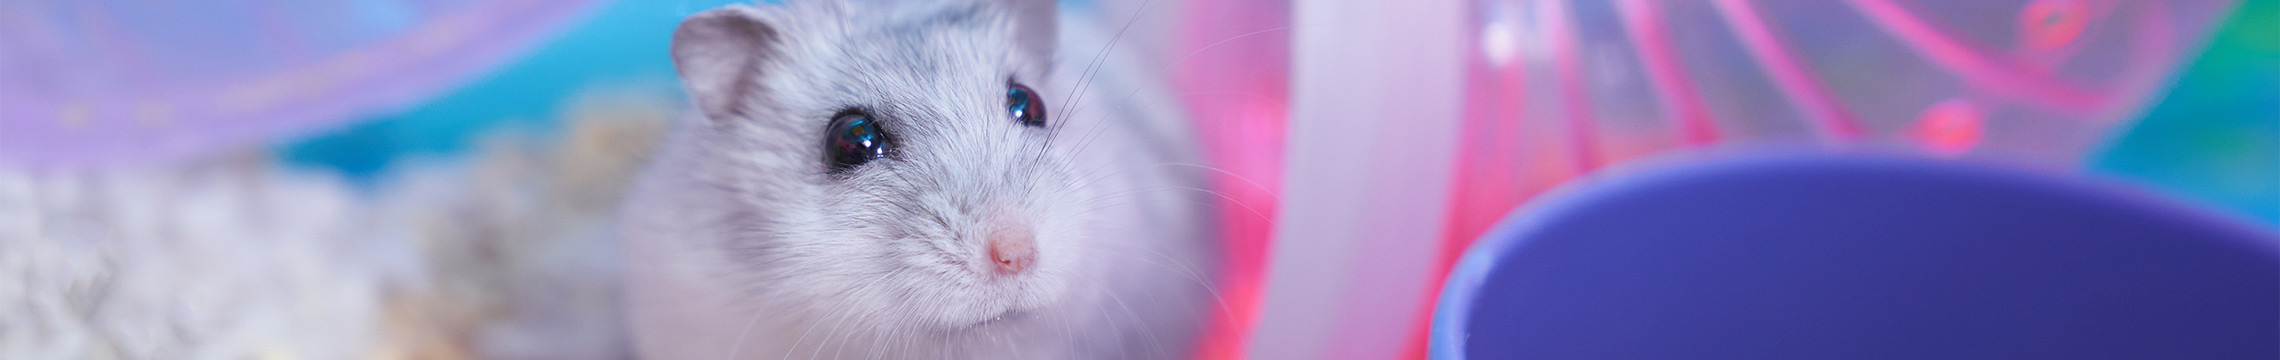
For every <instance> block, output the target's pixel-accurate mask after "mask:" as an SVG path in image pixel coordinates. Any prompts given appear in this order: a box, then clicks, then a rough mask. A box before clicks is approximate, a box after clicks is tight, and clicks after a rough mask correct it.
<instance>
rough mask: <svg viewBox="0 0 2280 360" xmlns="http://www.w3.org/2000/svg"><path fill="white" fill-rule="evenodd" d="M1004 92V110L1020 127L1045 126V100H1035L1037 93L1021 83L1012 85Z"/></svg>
mask: <svg viewBox="0 0 2280 360" xmlns="http://www.w3.org/2000/svg"><path fill="white" fill-rule="evenodd" d="M1012 85H1013V86H1011V89H1006V91H1005V110H1006V111H1007V112H1009V113H1012V114H1013V120H1014V121H1019V122H1021V124H1022V125H1029V126H1045V100H1043V99H1038V98H1037V91H1034V90H1030V89H1029V86H1027V85H1022V84H1021V83H1012Z"/></svg>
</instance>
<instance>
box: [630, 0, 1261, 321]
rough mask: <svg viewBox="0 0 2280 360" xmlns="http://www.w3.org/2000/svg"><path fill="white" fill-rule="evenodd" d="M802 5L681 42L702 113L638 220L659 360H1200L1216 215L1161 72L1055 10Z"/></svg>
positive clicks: (707, 25) (747, 13)
mask: <svg viewBox="0 0 2280 360" xmlns="http://www.w3.org/2000/svg"><path fill="white" fill-rule="evenodd" d="M786 3H787V4H783V5H763V6H759V7H754V6H740V5H732V6H728V7H724V8H719V9H714V10H710V11H706V12H703V13H699V14H696V15H693V16H691V17H690V18H688V19H687V20H685V21H684V22H683V23H682V24H681V26H680V28H679V29H678V30H676V32H675V34H674V35H673V44H672V49H671V50H672V51H671V52H672V56H673V60H674V63H675V65H676V68H677V70H678V72H679V74H680V76H681V80H682V82H683V84H684V87H685V89H686V90H687V91H688V93H689V95H690V98H691V100H693V101H692V102H693V103H694V108H693V109H692V110H691V111H690V115H689V116H685V117H684V118H683V119H681V121H680V122H679V123H678V124H677V125H676V126H675V129H674V130H673V131H672V134H671V135H669V139H668V140H666V141H665V145H663V146H664V147H663V148H662V149H660V150H659V151H660V153H659V158H658V160H656V161H655V162H654V163H652V164H650V167H648V168H647V169H645V170H644V171H643V172H642V174H641V175H640V177H641V178H640V180H639V182H638V183H637V184H636V185H635V189H634V190H633V192H632V193H631V194H629V198H628V203H627V205H626V207H624V208H623V209H621V211H622V214H621V220H622V223H621V226H622V227H621V231H622V232H623V233H622V234H621V235H622V238H623V241H624V244H625V246H626V251H625V254H626V261H627V263H626V264H625V266H626V270H627V273H626V287H625V291H626V294H625V301H626V302H625V306H626V316H627V321H628V323H629V324H628V325H629V326H630V328H631V332H632V336H633V341H634V343H635V347H636V348H637V350H636V351H637V352H638V353H639V355H640V356H641V357H643V358H650V359H723V358H734V359H781V358H799V359H808V358H861V359H1173V358H1186V357H1191V356H1193V353H1194V350H1193V349H1192V348H1193V347H1194V344H1195V343H1197V340H1198V339H1197V337H1198V336H1199V333H1200V330H1201V328H1202V327H1203V325H1204V323H1205V319H1208V318H1210V317H1211V316H1213V315H1215V314H1218V312H1219V311H1221V310H1222V309H1223V308H1224V307H1223V306H1222V305H1221V304H1223V302H1221V301H1220V299H1218V298H1217V296H1216V295H1215V293H1214V291H1213V286H1214V282H1215V281H1216V275H1217V273H1218V271H1217V269H1216V264H1217V263H1218V259H1219V258H1218V256H1219V255H1218V253H1217V251H1216V249H1217V243H1216V239H1214V238H1212V236H1213V234H1216V231H1214V227H1215V226H1216V224H1215V223H1214V222H1213V221H1212V220H1211V219H1210V217H1209V214H1212V213H1213V212H1212V211H1211V208H1210V207H1211V206H1213V205H1212V201H1213V200H1215V199H1216V198H1214V197H1213V195H1212V193H1211V192H1210V191H1209V190H1208V189H1207V188H1206V185H1205V182H1204V176H1203V175H1204V174H1202V173H1201V172H1200V171H1199V170H1198V169H1205V168H1204V167H1202V166H1198V165H1195V164H1196V163H1197V161H1198V160H1197V159H1198V155H1197V151H1198V150H1197V149H1196V145H1195V144H1196V142H1195V140H1194V138H1193V134H1192V133H1191V132H1190V130H1189V125H1188V124H1187V123H1186V122H1185V121H1186V120H1185V119H1184V118H1182V117H1181V115H1180V114H1181V112H1180V111H1179V110H1178V109H1177V108H1176V107H1175V106H1176V105H1174V102H1173V101H1172V98H1171V96H1170V95H1169V94H1168V92H1166V91H1164V89H1165V88H1164V86H1163V85H1162V84H1160V83H1156V82H1155V81H1160V80H1161V77H1160V76H1150V75H1149V74H1148V73H1147V71H1148V70H1151V69H1147V68H1142V67H1137V66H1135V65H1136V64H1135V61H1132V60H1131V59H1130V58H1129V57H1116V56H1113V51H1102V49H1104V48H1103V46H1109V45H1111V44H1112V43H1113V42H1114V40H1113V36H1104V35H1106V34H1105V32H1102V31H1097V30H1095V28H1093V27H1087V26H1080V25H1081V24H1079V23H1072V24H1070V25H1072V26H1066V27H1064V26H1061V24H1060V21H1059V19H1060V18H1063V17H1061V16H1060V15H1059V13H1058V11H1057V10H1056V9H1055V8H1054V4H1053V1H1052V0H932V1H899V2H896V1H833V0H824V1H801V0H790V1H786ZM1065 18H1069V19H1080V18H1081V17H1080V16H1076V15H1071V16H1067V17H1065ZM1064 30H1066V31H1064ZM1057 47H1059V48H1067V49H1071V50H1075V52H1074V53H1073V54H1068V55H1055V52H1054V50H1055V48H1057ZM1101 54H1112V55H1111V56H1109V57H1108V58H1106V60H1105V61H1099V62H1097V63H1096V62H1095V60H1096V59H1099V56H1100V55H1101Z"/></svg>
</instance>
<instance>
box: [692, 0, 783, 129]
mask: <svg viewBox="0 0 2280 360" xmlns="http://www.w3.org/2000/svg"><path fill="white" fill-rule="evenodd" d="M780 41H781V39H780V37H779V35H778V33H777V32H776V28H775V27H773V26H769V25H768V23H767V19H765V18H763V17H762V16H761V14H760V13H759V10H758V9H754V8H751V7H747V6H741V5H732V6H727V7H722V8H719V9H713V10H708V11H705V12H702V13H698V14H696V15H693V16H689V19H688V20H682V21H681V27H680V29H677V30H674V31H673V50H672V51H673V67H674V69H675V70H678V71H679V72H680V74H681V84H682V86H683V87H685V88H686V89H687V90H688V91H689V97H691V98H694V100H696V102H697V107H698V108H700V109H703V110H704V111H705V115H707V116H710V117H713V118H723V117H731V116H737V115H740V114H742V113H743V112H744V102H745V101H748V100H749V99H751V97H752V96H753V95H757V94H756V93H757V92H759V91H760V89H759V86H760V84H759V78H760V76H761V75H764V74H761V73H760V71H761V70H762V65H763V64H764V62H765V61H767V60H769V59H770V58H772V57H775V56H778V54H777V47H778V46H780Z"/></svg>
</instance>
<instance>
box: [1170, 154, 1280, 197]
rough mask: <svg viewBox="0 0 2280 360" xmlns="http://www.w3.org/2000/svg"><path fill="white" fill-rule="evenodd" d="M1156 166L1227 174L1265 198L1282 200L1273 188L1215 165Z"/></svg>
mask: <svg viewBox="0 0 2280 360" xmlns="http://www.w3.org/2000/svg"><path fill="white" fill-rule="evenodd" d="M1156 166H1180V167H1191V168H1196V169H1202V170H1205V171H1210V172H1215V173H1219V174H1221V175H1227V177H1231V178H1235V180H1241V181H1243V184H1244V185H1250V186H1251V188H1252V189H1255V190H1259V193H1261V194H1267V198H1268V199H1271V200H1275V201H1278V202H1279V201H1282V198H1281V197H1280V196H1275V192H1274V189H1268V188H1267V187H1266V186H1265V185H1259V182H1257V181H1252V180H1251V178H1249V177H1245V176H1243V175H1241V174H1236V173H1234V172H1231V171H1227V170H1226V169H1221V168H1219V167H1217V166H1211V165H1203V164H1190V163H1159V164H1156Z"/></svg>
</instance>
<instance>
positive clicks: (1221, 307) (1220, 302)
mask: <svg viewBox="0 0 2280 360" xmlns="http://www.w3.org/2000/svg"><path fill="white" fill-rule="evenodd" d="M1103 225H1105V226H1115V227H1118V228H1127V229H1129V228H1128V227H1123V226H1118V225H1126V224H1103ZM1122 245H1128V244H1122ZM1134 249H1137V250H1140V251H1144V252H1146V254H1145V255H1153V256H1155V257H1158V258H1162V259H1164V260H1168V261H1178V260H1177V259H1178V258H1175V257H1172V256H1171V255H1167V254H1164V253H1163V252H1159V251H1155V250H1149V249H1147V248H1145V247H1132V248H1130V249H1107V250H1134ZM1089 251H1090V250H1079V252H1089ZM1109 255H1126V254H1109ZM1137 259H1141V260H1142V261H1147V263H1148V264H1150V265H1155V266H1157V267H1162V268H1164V269H1166V270H1173V271H1178V272H1180V273H1181V274H1182V275H1186V277H1187V279H1188V281H1192V282H1195V283H1196V285H1202V286H1203V288H1204V291H1207V292H1210V293H1211V300H1212V302H1214V303H1216V304H1217V306H1218V311H1219V313H1220V315H1223V316H1228V315H1233V314H1234V307H1233V306H1230V305H1228V304H1227V297H1226V296H1223V295H1220V294H1219V287H1218V286H1216V285H1215V284H1214V283H1213V282H1212V281H1211V280H1209V279H1204V278H1203V274H1202V272H1203V271H1202V270H1201V269H1196V268H1195V267H1193V266H1174V265H1173V264H1165V263H1161V262H1156V261H1153V260H1147V258H1145V257H1142V258H1137Z"/></svg>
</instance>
